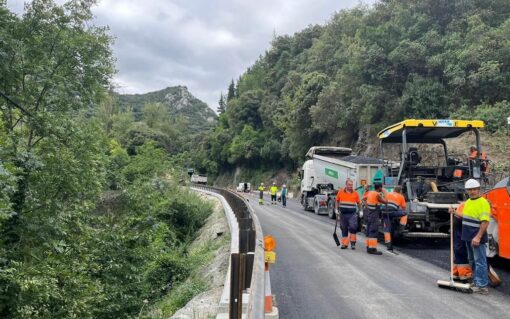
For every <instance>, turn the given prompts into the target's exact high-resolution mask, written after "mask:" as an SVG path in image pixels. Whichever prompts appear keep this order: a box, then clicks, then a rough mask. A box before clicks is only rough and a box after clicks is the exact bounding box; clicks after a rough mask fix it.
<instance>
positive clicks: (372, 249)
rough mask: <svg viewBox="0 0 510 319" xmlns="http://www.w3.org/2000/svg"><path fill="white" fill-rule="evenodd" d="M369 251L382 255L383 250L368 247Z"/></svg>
mask: <svg viewBox="0 0 510 319" xmlns="http://www.w3.org/2000/svg"><path fill="white" fill-rule="evenodd" d="M367 253H369V254H370V255H382V252H380V251H378V250H377V248H368V249H367Z"/></svg>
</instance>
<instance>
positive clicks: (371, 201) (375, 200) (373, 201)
mask: <svg viewBox="0 0 510 319" xmlns="http://www.w3.org/2000/svg"><path fill="white" fill-rule="evenodd" d="M379 204H384V203H381V202H380V201H379V193H378V192H376V191H369V192H368V195H367V206H368V209H369V210H376V209H377V208H378V207H377V206H378V205H379Z"/></svg>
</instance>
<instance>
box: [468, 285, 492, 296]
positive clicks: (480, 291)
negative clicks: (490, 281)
mask: <svg viewBox="0 0 510 319" xmlns="http://www.w3.org/2000/svg"><path fill="white" fill-rule="evenodd" d="M471 291H472V292H473V293H474V294H480V295H488V294H489V288H487V287H477V286H473V287H471Z"/></svg>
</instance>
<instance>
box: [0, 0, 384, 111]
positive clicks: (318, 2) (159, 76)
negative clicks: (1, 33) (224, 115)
mask: <svg viewBox="0 0 510 319" xmlns="http://www.w3.org/2000/svg"><path fill="white" fill-rule="evenodd" d="M375 1H376V0H366V1H364V2H365V3H373V2H375ZM57 2H58V3H63V2H64V0H59V1H57ZM23 3H24V1H22V0H8V1H7V5H8V7H9V8H10V9H11V10H13V11H15V12H18V13H19V12H22V10H23ZM358 3H359V2H358V0H343V1H331V0H278V1H274V0H258V1H255V0H251V1H250V0H215V1H210V0H209V1H200V0H144V1H140V0H101V1H100V2H99V4H98V5H97V6H96V7H95V8H94V9H93V12H94V14H95V16H96V24H98V25H109V26H110V30H111V34H112V35H113V36H114V37H115V38H116V40H115V45H114V48H113V50H114V54H115V55H116V57H117V64H118V65H117V69H118V71H119V72H118V74H117V75H116V76H115V82H116V83H117V84H118V85H119V91H120V93H144V92H147V91H155V90H160V89H162V88H165V87H167V86H174V85H185V86H187V87H188V89H189V90H190V91H191V93H192V94H193V95H195V96H197V97H198V98H199V99H201V100H203V101H204V102H206V103H208V104H209V106H210V107H211V108H212V109H216V107H217V101H218V99H219V95H220V92H222V91H223V92H225V91H226V88H227V87H228V84H229V83H230V80H231V79H232V78H234V79H236V78H238V77H239V75H241V74H242V73H243V72H244V71H245V70H246V68H247V67H249V66H250V65H252V64H253V63H254V62H255V60H256V59H257V58H258V57H259V55H261V54H263V53H264V51H265V50H267V49H268V48H269V46H270V42H271V40H272V37H273V32H276V33H277V34H279V35H281V34H293V33H294V32H297V31H299V30H301V29H303V28H305V27H306V26H308V25H310V24H324V23H325V22H326V21H327V20H329V19H330V17H331V16H332V15H333V14H334V12H335V11H337V10H340V9H343V8H350V7H353V6H355V5H357V4H358Z"/></svg>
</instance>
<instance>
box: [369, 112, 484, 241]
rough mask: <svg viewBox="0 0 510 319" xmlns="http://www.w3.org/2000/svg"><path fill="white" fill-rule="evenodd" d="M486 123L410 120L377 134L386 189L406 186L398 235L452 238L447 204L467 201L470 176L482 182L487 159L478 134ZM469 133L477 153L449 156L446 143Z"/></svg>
mask: <svg viewBox="0 0 510 319" xmlns="http://www.w3.org/2000/svg"><path fill="white" fill-rule="evenodd" d="M483 127H484V122H483V121H478V120H414V119H412V120H405V121H402V122H399V123H396V124H394V125H392V126H389V127H387V128H385V129H384V130H382V131H381V132H379V134H378V137H379V139H380V150H381V157H382V159H383V160H384V164H383V167H382V172H383V184H384V187H385V188H386V189H387V190H391V189H392V188H394V187H395V186H396V185H400V186H402V194H403V195H404V197H405V198H406V205H407V207H406V209H407V211H408V213H409V215H408V216H409V217H408V224H407V226H406V228H405V230H398V232H399V233H395V234H394V236H396V237H404V238H420V237H422V238H423V237H424V238H448V237H449V224H450V215H449V213H448V208H449V207H450V206H454V207H456V206H458V204H459V202H461V201H464V200H465V199H466V195H465V191H464V183H465V181H466V180H467V179H470V178H475V179H477V180H479V181H480V182H483V167H484V164H485V163H484V161H483V159H482V157H481V156H480V154H482V150H481V147H480V134H479V129H481V128H483ZM469 132H471V134H470V135H469V136H470V137H473V139H474V140H473V141H470V142H471V143H472V145H474V146H475V147H476V150H477V153H476V156H474V157H468V156H464V158H462V157H460V158H459V156H455V155H453V154H450V153H449V152H448V147H447V141H449V140H450V139H455V138H458V137H460V136H461V135H464V134H469ZM466 151H467V150H466ZM391 153H392V154H391ZM392 155H393V157H392ZM393 229H398V227H393Z"/></svg>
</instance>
